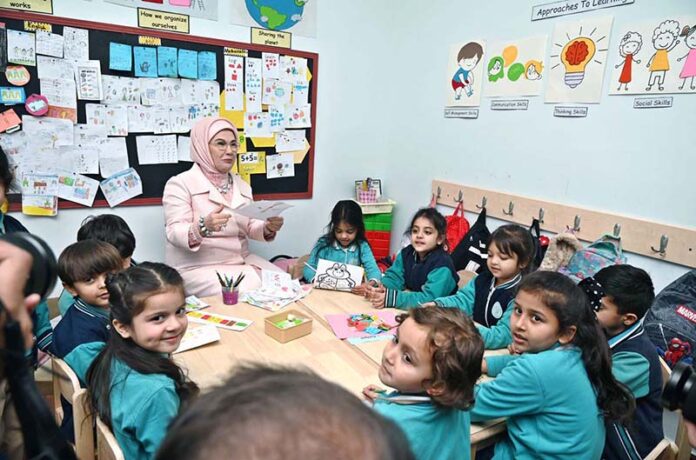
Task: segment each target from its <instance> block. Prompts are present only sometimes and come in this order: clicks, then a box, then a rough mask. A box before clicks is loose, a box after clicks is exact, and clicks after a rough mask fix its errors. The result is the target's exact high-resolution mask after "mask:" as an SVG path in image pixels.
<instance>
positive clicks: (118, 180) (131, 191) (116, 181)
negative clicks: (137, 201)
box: [99, 168, 143, 208]
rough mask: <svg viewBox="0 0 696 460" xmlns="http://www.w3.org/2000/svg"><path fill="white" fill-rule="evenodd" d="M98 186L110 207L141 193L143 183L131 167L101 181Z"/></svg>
mask: <svg viewBox="0 0 696 460" xmlns="http://www.w3.org/2000/svg"><path fill="white" fill-rule="evenodd" d="M99 187H101V190H102V193H103V194H104V197H106V201H107V202H108V203H109V206H110V207H112V208H113V207H114V206H116V205H119V204H121V203H123V202H124V201H126V200H129V199H131V198H135V197H136V196H138V195H141V194H142V193H143V183H142V181H141V180H140V176H139V175H138V172H137V171H136V170H135V169H133V168H128V169H126V170H125V171H121V172H120V173H117V174H114V175H112V176H111V177H109V178H108V179H105V180H103V181H101V184H99Z"/></svg>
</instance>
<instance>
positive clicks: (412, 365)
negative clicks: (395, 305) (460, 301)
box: [363, 307, 483, 460]
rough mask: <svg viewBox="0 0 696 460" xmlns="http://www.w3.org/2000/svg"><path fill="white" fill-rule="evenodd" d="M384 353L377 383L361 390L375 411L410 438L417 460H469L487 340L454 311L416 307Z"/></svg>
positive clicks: (404, 316) (402, 318)
mask: <svg viewBox="0 0 696 460" xmlns="http://www.w3.org/2000/svg"><path fill="white" fill-rule="evenodd" d="M397 321H398V322H399V328H398V329H397V331H396V334H395V336H394V340H393V341H392V342H391V343H389V344H387V346H386V347H385V348H384V353H383V354H382V365H381V367H380V369H379V379H380V380H381V381H382V383H383V384H385V385H387V386H389V387H391V388H394V389H395V390H396V391H393V392H391V393H386V392H385V391H384V390H382V389H381V388H379V387H377V386H375V385H369V386H367V387H366V388H365V389H364V390H363V394H364V395H365V397H366V398H367V399H368V400H370V401H372V402H373V403H374V409H375V410H376V411H377V412H379V413H380V414H382V415H383V416H385V417H387V418H389V419H392V420H393V421H394V422H395V423H396V424H397V425H399V426H400V427H401V429H402V430H403V431H404V433H405V434H406V438H407V439H408V440H409V443H410V444H411V448H412V449H413V453H414V454H415V456H416V458H417V459H419V460H426V459H433V460H435V459H437V460H448V459H457V460H459V459H468V458H469V452H470V446H469V438H470V425H471V423H470V420H469V412H467V409H469V407H470V406H471V404H472V403H473V396H474V393H473V391H474V385H475V384H476V380H477V379H478V378H479V377H480V376H481V359H482V358H483V340H481V336H480V334H479V333H478V332H477V331H476V327H475V326H474V323H473V321H471V319H470V318H468V317H467V316H466V315H465V314H464V312H462V311H461V310H457V309H454V308H439V307H431V308H414V309H411V310H409V311H408V313H405V314H402V315H399V316H398V317H397Z"/></svg>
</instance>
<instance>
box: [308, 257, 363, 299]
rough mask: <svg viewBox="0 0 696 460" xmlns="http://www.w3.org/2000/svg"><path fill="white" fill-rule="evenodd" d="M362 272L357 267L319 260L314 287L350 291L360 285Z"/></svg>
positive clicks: (361, 269) (360, 268)
mask: <svg viewBox="0 0 696 460" xmlns="http://www.w3.org/2000/svg"><path fill="white" fill-rule="evenodd" d="M363 273H364V270H363V268H362V267H358V266H357V265H350V264H343V263H340V262H333V261H329V260H325V259H319V263H317V273H316V276H315V277H314V287H317V288H319V289H330V290H332V291H350V290H351V289H353V288H354V287H356V286H358V285H360V283H362V279H363Z"/></svg>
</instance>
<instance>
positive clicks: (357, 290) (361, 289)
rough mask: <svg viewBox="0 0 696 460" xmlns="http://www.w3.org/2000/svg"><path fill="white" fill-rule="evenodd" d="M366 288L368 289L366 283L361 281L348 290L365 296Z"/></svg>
mask: <svg viewBox="0 0 696 460" xmlns="http://www.w3.org/2000/svg"><path fill="white" fill-rule="evenodd" d="M367 290H368V287H367V284H365V283H363V284H360V285H359V286H355V287H354V288H353V289H351V290H350V292H352V293H353V294H355V295H359V296H363V297H366V296H367Z"/></svg>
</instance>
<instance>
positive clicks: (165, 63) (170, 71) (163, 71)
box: [157, 46, 179, 78]
mask: <svg viewBox="0 0 696 460" xmlns="http://www.w3.org/2000/svg"><path fill="white" fill-rule="evenodd" d="M178 71H179V67H178V64H177V49H176V48H172V47H171V46H160V47H159V48H157V73H158V74H159V76H160V77H171V78H176V77H178V76H179V75H178Z"/></svg>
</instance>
